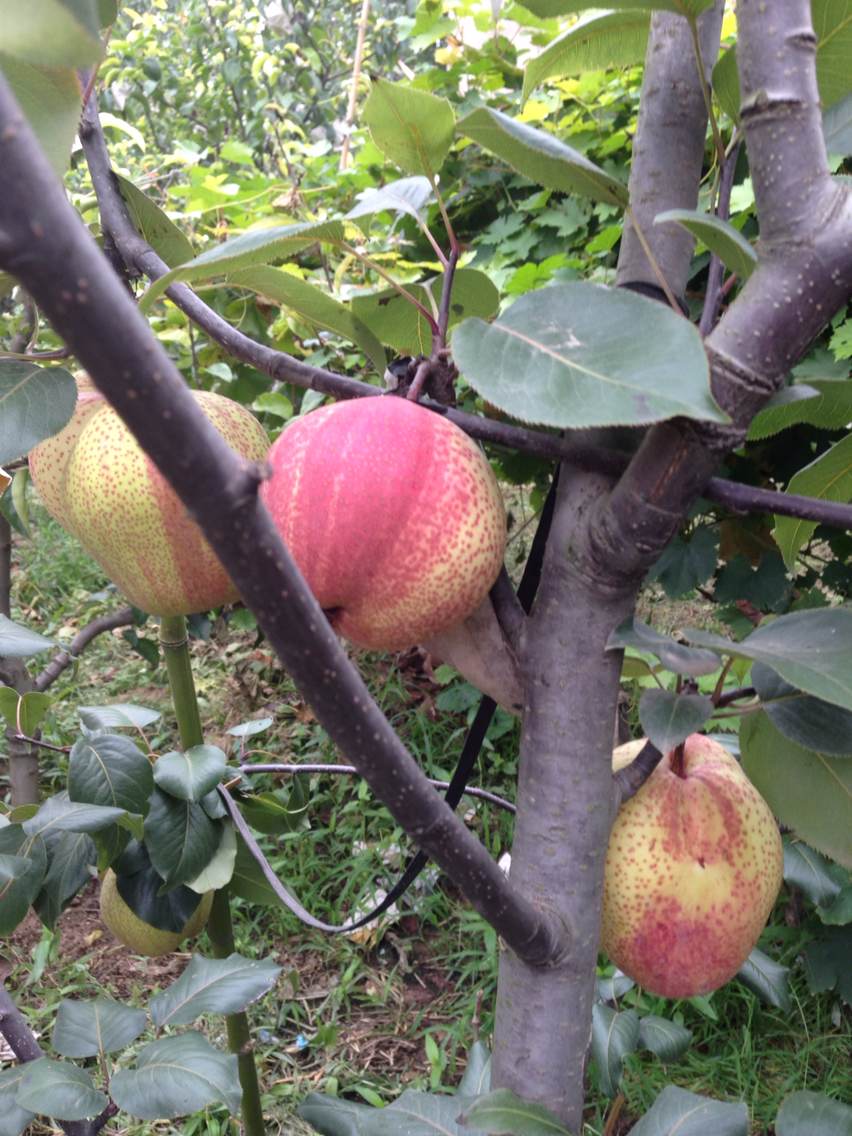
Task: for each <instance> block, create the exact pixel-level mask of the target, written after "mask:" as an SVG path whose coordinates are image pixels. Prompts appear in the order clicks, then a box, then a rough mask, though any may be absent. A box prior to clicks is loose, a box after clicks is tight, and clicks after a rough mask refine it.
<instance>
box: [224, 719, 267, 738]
mask: <svg viewBox="0 0 852 1136" xmlns="http://www.w3.org/2000/svg"><path fill="white" fill-rule="evenodd" d="M273 721H274V719H273V718H250V719H249V720H248V722H240V723H239V725H237V726H231V728H230V730H228V733H229V734H230V735H231V737H233V738H250V737H253V736H254V735H255V734H262V733H263V731H264V730H268V729H269V727H270V726H271V725H272V723H273Z"/></svg>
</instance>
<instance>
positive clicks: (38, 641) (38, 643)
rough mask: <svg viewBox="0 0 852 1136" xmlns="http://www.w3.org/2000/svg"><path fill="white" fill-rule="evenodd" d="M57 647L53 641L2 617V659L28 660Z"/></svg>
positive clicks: (0, 639) (0, 648) (0, 628)
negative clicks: (32, 656)
mask: <svg viewBox="0 0 852 1136" xmlns="http://www.w3.org/2000/svg"><path fill="white" fill-rule="evenodd" d="M55 646H56V644H55V643H54V641H53V640H52V639H45V637H44V636H43V635H38V634H37V633H36V632H35V631H30V630H29V628H27V627H21V625H20V623H13V622H12V620H11V619H8V618H7V617H6V616H5V615H0V658H4V659H28V658H29V657H30V656H31V655H38V654H40V653H41V652H42V651H46V650H48V648H50V647H55Z"/></svg>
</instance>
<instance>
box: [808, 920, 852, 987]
mask: <svg viewBox="0 0 852 1136" xmlns="http://www.w3.org/2000/svg"><path fill="white" fill-rule="evenodd" d="M802 957H803V959H804V963H805V974H806V976H807V979H808V989H809V990H810V992H811V994H823V993H825V992H826V991H828V990H834V989H836V990H837V993H838V995H839V996H840V997H841V998H842V999H843V1001H844V1002H845V1003H846V1005H847V1006H852V967H850V966H849V959H850V958H852V927H829V928H828V929H827V930H826V931H825V932H824V933H823V934H822V935H821V936H820V938H819V939H816V940H814V941H813V942H810V943H808V944H807V946H806V947H805V949H804V950H803V951H802Z"/></svg>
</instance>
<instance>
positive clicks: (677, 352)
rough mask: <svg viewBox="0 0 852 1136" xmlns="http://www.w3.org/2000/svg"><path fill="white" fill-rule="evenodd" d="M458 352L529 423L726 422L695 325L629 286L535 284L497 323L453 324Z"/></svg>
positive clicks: (472, 374)
mask: <svg viewBox="0 0 852 1136" xmlns="http://www.w3.org/2000/svg"><path fill="white" fill-rule="evenodd" d="M453 355H454V358H455V360H456V363H457V364H458V366H459V368H460V370H461V371H462V373H463V374H464V376H465V378H466V379H467V381H468V382H469V383H470V384H471V386H473V387H474V388H475V389H476V390H477V391H478V392H479V394H481V395H482V396H483V398H486V399H487V400H488V401H489V402H491V403H493V404H494V405H495V406H497V407H499V408H500V410H504V411H505V412H506V413H507V414H510V415H512V417H514V418H519V419H520V420H521V421H523V422H530V423H536V424H538V425H546V426H557V427H563V428H564V427H570V428H575V429H579V428H582V427H586V426H610V425H632V426H638V425H642V424H645V423H649V422H659V421H662V420H663V419H666V418H672V417H675V416H685V417H687V418H699V419H707V420H710V421H716V422H724V421H727V415H725V414H724V412H723V411H722V410H720V409H719V407H718V406H717V405H716V403H715V402H714V401H713V398H712V396H711V394H710V387H709V380H708V370H707V356H706V354H705V352H704V348H703V346H702V344H701V338H700V336H699V335H698V332H697V330H696V329H695V327H693V325H692V324H690V323H689V321H688V320H685V319H683V317H682V316H679V315H676V314H675V313H674V312H673V311H671V309H670V308H668V307H666V306H665V305H663V304H658V303H655V302H654V301H653V300H648V299H646V298H645V297H644V296H638V295H636V294H635V293H633V292H629V291H627V290H626V289H624V288H606V287H604V286H603V285H600V284H585V283H570V284H561V285H554V286H552V287H549V288H542V289H541V290H540V291H538V292H532V293H529V294H528V295H526V296H522V297H521V298H520V299H519V300H516V301H515V303H514V304H513V305H512V306H511V307H510V308H509V309H508V310H507V311H506V312H504V313H503V314H502V315H501V316H500V317H499V319H498V320H497V321H496V322H494V323H492V324H486V323H483V322H482V321H481V320H478V319H471V320H466V321H465V322H464V323H463V324H461V325H460V326H459V327H457V328H456V330H455V332H454V334H453ZM519 375H520V376H523V381H521V382H519V381H518V376H519Z"/></svg>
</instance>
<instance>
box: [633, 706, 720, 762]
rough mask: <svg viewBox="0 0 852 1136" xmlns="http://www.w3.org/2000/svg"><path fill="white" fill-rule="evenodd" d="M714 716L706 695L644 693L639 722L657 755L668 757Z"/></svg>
mask: <svg viewBox="0 0 852 1136" xmlns="http://www.w3.org/2000/svg"><path fill="white" fill-rule="evenodd" d="M712 713H713V700H712V699H711V698H710V697H709V696H708V695H705V694H676V693H675V692H674V691H672V690H646V691H643V693H642V697H641V698H640V700H639V721H640V723H641V725H642V730H643V731H644V733H645V735H646V737H648V738H650V739H651V741H652V742H653V743H654V745H655V746H656V747H657V749H658V750H659V751H660V753H669V752H670V751H671V750H673V749H674V748H675V746H677V745H680V743H681V742H683V741H686V739H687V738H688V737H689V735H690V734H694V733H695V732H696V731H697V730H700V729H701V727H702V726H703V725H704V723H705V722H706V721H707V719H708V718H709V717H710V715H711V714H712Z"/></svg>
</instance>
